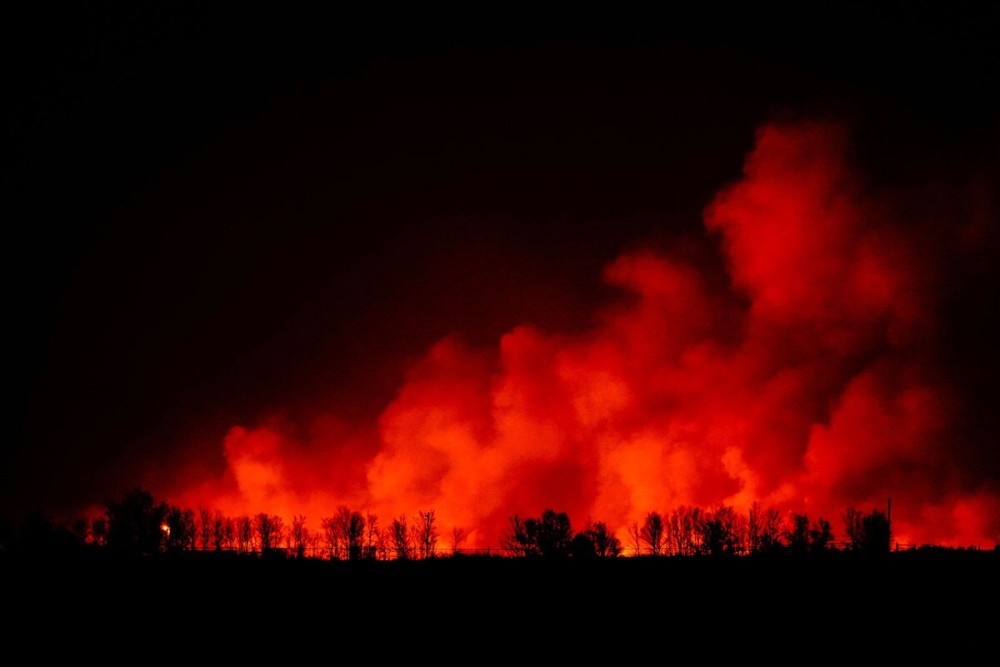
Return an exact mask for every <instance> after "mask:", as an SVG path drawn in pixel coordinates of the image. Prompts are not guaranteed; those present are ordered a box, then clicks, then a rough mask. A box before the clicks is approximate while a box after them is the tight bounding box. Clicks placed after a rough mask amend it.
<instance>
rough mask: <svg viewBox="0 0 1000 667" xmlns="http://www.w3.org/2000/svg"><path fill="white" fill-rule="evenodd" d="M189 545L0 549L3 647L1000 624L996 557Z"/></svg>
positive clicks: (563, 643)
mask: <svg viewBox="0 0 1000 667" xmlns="http://www.w3.org/2000/svg"><path fill="white" fill-rule="evenodd" d="M190 556H191V555H189V557H188V558H185V559H164V558H161V559H140V560H126V559H110V558H106V557H103V556H102V557H93V556H91V557H84V558H69V559H67V558H63V559H44V558H25V557H19V558H12V557H9V556H8V557H6V558H0V585H2V597H0V601H2V605H3V609H2V612H3V617H4V618H5V619H6V621H5V623H4V625H3V626H2V629H0V636H3V637H4V639H5V645H6V646H7V647H8V650H9V649H10V648H11V647H13V646H17V645H18V643H19V642H23V641H28V642H29V643H31V642H34V644H32V645H33V650H34V651H35V653H32V654H31V655H37V656H38V657H39V658H46V657H49V658H55V657H60V658H62V657H65V656H70V657H73V656H76V657H79V656H84V655H88V656H89V655H91V654H96V655H98V656H101V657H109V658H110V657H116V658H118V659H119V660H120V659H124V660H125V661H126V662H128V663H130V664H135V663H143V662H155V663H156V664H159V662H160V661H162V660H164V659H166V660H173V659H176V660H185V661H187V660H189V659H190V660H193V661H194V662H195V664H201V663H202V662H221V663H222V664H233V663H234V662H237V661H250V662H251V664H261V662H276V663H278V664H286V663H288V662H298V661H305V660H307V659H308V660H309V661H310V662H319V663H321V664H327V663H329V664H337V663H341V662H348V663H356V662H362V663H369V664H373V665H375V664H378V665H380V664H385V663H386V662H394V661H399V662H402V661H406V662H407V663H415V664H424V663H425V662H428V661H429V662H431V663H432V664H491V665H492V664H497V663H498V662H499V663H500V664H510V663H515V664H531V665H536V664H559V665H563V664H573V663H580V664H588V665H589V664H595V663H601V662H608V663H614V664H619V663H623V662H640V663H641V662H650V663H654V664H670V663H683V664H691V663H707V664H711V665H714V664H718V663H720V662H729V661H737V660H738V661H741V662H742V661H750V662H753V663H755V664H756V663H757V662H764V663H771V662H776V663H779V664H789V663H795V664H798V663H810V662H820V663H821V664H840V663H845V662H846V663H852V664H853V663H860V664H871V663H872V662H873V661H884V662H887V663H888V664H893V665H895V664H900V663H901V662H905V661H916V662H917V664H927V661H928V660H930V662H931V663H936V662H937V663H939V662H941V661H942V660H944V658H945V657H947V660H946V662H947V663H949V664H952V663H954V662H956V661H961V660H964V659H975V660H976V662H983V659H984V658H986V657H987V656H992V657H989V658H988V659H986V660H985V662H986V663H992V660H993V658H995V657H996V655H997V653H996V651H997V648H996V637H997V628H998V627H1000V612H998V604H1000V552H994V551H990V552H964V551H941V552H910V553H899V554H890V555H888V556H886V557H882V558H875V559H865V558H849V557H844V555H842V554H841V555H834V556H833V557H830V558H820V559H809V560H801V559H791V558H777V559H769V560H764V559H762V560H755V559H751V558H738V559H729V560H711V559H677V558H665V559H651V558H623V559H617V560H613V561H559V562H545V561H526V560H511V559H499V558H478V557H476V558H441V559H436V560H428V561H413V562H330V561H318V560H305V561H284V560H260V559H237V558H223V559H220V558H210V557H198V556H199V555H198V554H194V555H193V556H195V557H190ZM39 633H41V634H40V635H39ZM37 636H40V637H42V639H41V640H40V642H39V640H36V639H32V638H33V637H37ZM10 664H15V663H10ZM32 664H34V661H33V662H32ZM46 664H47V663H46Z"/></svg>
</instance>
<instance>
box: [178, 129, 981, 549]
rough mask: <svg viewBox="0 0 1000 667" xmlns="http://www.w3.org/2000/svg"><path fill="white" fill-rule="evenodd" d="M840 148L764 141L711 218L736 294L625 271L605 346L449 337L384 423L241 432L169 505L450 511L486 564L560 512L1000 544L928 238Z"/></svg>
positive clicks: (842, 135) (667, 263)
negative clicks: (944, 343) (699, 512)
mask: <svg viewBox="0 0 1000 667" xmlns="http://www.w3.org/2000/svg"><path fill="white" fill-rule="evenodd" d="M847 143H848V137H847V134H846V132H845V131H844V130H843V129H842V128H840V127H839V126H836V125H832V124H824V123H813V124H800V125H793V126H767V127H765V128H763V129H762V130H761V131H760V133H759V136H758V140H757V145H756V148H755V149H754V150H753V152H752V153H751V154H750V155H749V157H748V158H747V161H746V165H745V169H744V176H743V178H742V179H741V180H740V181H738V182H737V183H735V184H733V185H731V186H730V187H727V188H725V189H724V190H722V191H721V192H720V193H719V194H718V195H717V196H716V197H715V199H714V201H712V202H711V203H710V204H709V206H708V207H707V208H706V211H705V216H704V217H705V226H706V228H707V230H708V232H709V233H711V234H713V235H715V237H716V238H717V240H718V242H719V244H718V247H719V248H720V252H722V253H723V257H724V259H725V262H726V266H727V267H728V272H729V277H730V282H729V284H720V283H719V281H717V280H711V279H709V276H708V275H707V272H706V271H705V270H704V269H702V268H700V267H699V266H696V265H695V264H693V263H689V262H687V261H685V258H684V257H683V256H681V255H679V254H671V255H669V256H665V255H664V254H662V253H656V252H653V251H637V252H630V253H628V254H625V255H622V256H620V257H619V258H618V259H616V260H615V261H614V262H613V263H611V264H610V266H608V267H607V268H606V270H605V275H604V277H605V279H606V280H607V281H608V283H610V284H611V285H613V286H615V287H617V288H619V290H620V298H619V299H618V302H617V304H616V305H614V306H613V307H611V308H607V309H604V310H602V312H600V313H597V314H596V315H595V319H594V325H593V326H592V327H591V328H590V329H589V330H588V331H585V332H582V333H580V332H574V333H560V332H550V331H540V330H538V329H536V328H534V327H532V326H531V325H530V324H525V325H524V326H519V327H516V328H514V329H512V330H511V331H509V332H508V333H506V334H505V335H504V336H503V337H502V338H501V339H500V340H499V341H498V344H497V346H496V349H474V348H472V347H470V346H468V345H466V344H465V343H463V341H462V340H461V339H460V338H457V337H448V338H445V339H443V340H441V341H439V342H438V343H437V344H436V345H434V346H433V348H432V349H430V350H429V351H427V353H426V356H425V357H424V358H423V359H422V360H421V361H420V362H419V363H417V364H416V365H415V366H414V368H412V369H411V371H410V372H409V375H408V378H407V380H406V382H405V384H404V385H403V386H402V387H400V389H399V391H398V394H397V395H396V397H395V399H394V400H393V401H392V402H391V403H390V404H389V405H387V406H386V407H385V409H384V411H382V413H381V415H380V417H379V419H378V422H377V424H374V425H373V424H357V423H353V422H352V420H351V418H350V417H349V416H328V417H325V418H323V419H320V420H317V421H316V422H315V423H312V424H309V425H306V426H307V428H304V429H303V428H302V425H297V427H296V428H294V429H293V428H288V427H286V426H285V425H283V424H282V423H280V422H273V423H262V424H256V425H250V426H234V427H233V428H232V429H231V430H230V432H229V433H228V434H227V435H226V437H225V440H224V442H223V444H222V446H223V448H224V453H225V459H226V462H227V469H226V471H225V473H224V474H223V475H222V476H221V477H219V478H217V479H209V480H199V481H198V482H197V483H192V484H190V485H189V486H187V488H183V489H175V490H174V493H168V494H166V495H167V496H168V498H169V499H170V500H171V501H173V502H176V503H179V504H182V505H187V506H191V507H195V506H199V505H201V506H207V507H215V508H218V509H221V510H222V511H224V512H226V513H229V514H234V515H235V514H252V513H255V512H260V511H267V512H272V513H276V514H280V515H283V516H284V517H286V521H288V518H289V517H291V516H292V515H294V514H305V515H306V516H307V517H308V520H309V523H310V524H314V525H318V523H319V520H320V517H323V516H330V515H332V514H333V513H334V511H335V508H336V507H337V506H338V505H347V506H349V507H351V508H352V509H358V510H360V511H366V510H367V511H371V512H374V513H376V514H378V515H379V516H380V517H382V519H383V521H386V522H387V521H389V520H391V519H392V518H394V517H398V516H400V515H406V516H413V515H414V514H415V513H417V512H419V511H422V510H430V509H433V510H435V511H436V515H437V520H438V524H439V526H440V528H441V533H442V535H449V534H450V532H451V529H452V528H453V527H461V528H463V529H465V530H467V531H469V538H468V541H467V542H466V546H469V547H487V546H496V545H497V544H498V543H499V538H500V535H501V534H502V533H503V532H504V531H505V530H506V529H507V526H508V518H509V517H510V516H511V515H512V514H514V513H520V514H521V515H522V516H523V515H525V514H530V515H536V514H537V513H539V512H540V511H541V510H542V509H544V508H546V507H552V508H555V509H557V510H560V511H566V512H568V513H569V515H570V517H572V518H573V520H574V524H575V525H578V526H579V527H582V526H583V524H584V522H585V521H586V520H587V519H593V520H600V521H605V522H607V524H608V526H609V527H610V528H613V529H615V530H616V531H617V533H618V534H619V535H620V536H621V537H622V538H623V539H624V538H625V535H626V531H627V526H629V525H630V524H631V523H632V522H633V521H641V520H642V517H644V516H645V514H646V513H647V512H649V511H653V510H657V511H661V512H663V511H669V510H670V509H672V508H674V507H676V506H678V505H696V506H701V507H706V508H711V507H715V506H717V505H720V504H729V505H733V506H734V507H735V508H736V509H737V510H739V511H742V512H746V511H747V509H748V508H749V506H750V504H751V503H752V502H753V501H755V500H759V501H761V502H763V503H764V504H770V505H775V506H777V507H779V508H782V509H785V510H789V511H798V512H808V513H809V514H810V516H812V517H814V518H817V517H819V516H825V517H828V518H830V519H831V520H832V521H833V524H834V530H835V532H837V531H838V529H839V528H840V521H839V517H840V516H841V514H842V513H843V511H844V510H845V509H846V508H847V507H848V506H857V507H860V508H862V509H865V510H867V509H870V508H872V507H876V506H878V507H882V506H884V504H885V499H886V498H887V497H889V496H891V497H892V498H893V510H894V512H893V520H894V521H893V531H894V537H895V538H896V539H897V540H899V541H901V542H914V543H924V542H937V543H942V544H983V545H991V544H993V543H994V542H997V541H1000V494H998V492H997V489H996V487H995V482H990V481H989V480H981V481H979V482H977V480H976V479H975V478H974V476H973V477H970V476H969V475H968V474H966V472H964V471H965V469H966V468H969V467H971V466H970V462H969V461H964V460H960V459H959V457H958V454H957V453H955V452H954V451H953V450H952V448H951V445H952V442H953V438H954V437H956V436H955V434H956V433H957V428H958V425H957V424H956V420H957V419H958V417H957V416H956V415H957V414H958V412H957V409H956V407H957V406H956V404H957V401H958V400H959V399H958V398H957V396H956V392H955V391H954V388H953V387H952V386H951V385H950V384H949V380H948V377H947V374H946V373H942V372H940V369H938V368H936V367H935V364H934V361H933V359H935V358H936V357H935V354H934V351H935V350H936V349H937V345H938V344H939V343H938V341H937V331H936V319H937V317H938V315H937V312H938V311H937V308H938V304H937V302H936V296H935V295H936V286H937V282H938V280H939V276H938V275H936V273H935V271H936V270H935V269H934V268H933V265H932V264H931V263H929V262H927V261H926V257H927V250H928V248H927V247H925V246H926V244H927V241H926V239H922V238H920V237H918V236H917V235H915V234H912V233H910V232H908V231H907V230H908V228H907V226H906V225H905V224H904V222H905V221H899V220H893V219H888V218H891V216H887V215H886V214H884V213H883V209H882V207H880V206H878V205H877V204H875V203H872V202H870V201H867V200H866V199H865V198H864V197H862V195H861V193H860V191H859V184H858V183H857V182H855V180H854V179H853V178H852V174H851V172H850V170H849V167H848V162H847V160H846V157H845V150H846V145H847ZM921 244H922V245H921ZM303 432H305V433H306V435H302V433H303ZM293 433H294V434H296V435H293ZM991 484H993V485H994V486H991Z"/></svg>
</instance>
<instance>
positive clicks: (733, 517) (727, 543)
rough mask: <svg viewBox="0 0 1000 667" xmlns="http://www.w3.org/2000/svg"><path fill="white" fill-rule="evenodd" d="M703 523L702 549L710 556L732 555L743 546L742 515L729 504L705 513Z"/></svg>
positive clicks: (701, 523)
mask: <svg viewBox="0 0 1000 667" xmlns="http://www.w3.org/2000/svg"><path fill="white" fill-rule="evenodd" d="M700 525H701V535H702V538H701V549H702V551H704V552H705V553H707V554H708V555H710V556H732V555H735V554H737V553H739V552H740V551H742V548H743V532H744V530H745V528H744V525H743V522H742V517H741V516H740V515H739V514H737V513H736V511H735V510H734V509H733V508H732V507H730V506H729V505H722V506H720V507H718V508H716V509H715V511H714V512H711V513H705V515H704V517H703V518H702V521H701V522H700Z"/></svg>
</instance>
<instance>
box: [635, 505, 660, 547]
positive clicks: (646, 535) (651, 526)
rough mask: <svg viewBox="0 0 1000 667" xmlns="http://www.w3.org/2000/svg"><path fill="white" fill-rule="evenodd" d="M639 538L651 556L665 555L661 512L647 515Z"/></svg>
mask: <svg viewBox="0 0 1000 667" xmlns="http://www.w3.org/2000/svg"><path fill="white" fill-rule="evenodd" d="M639 537H640V539H641V540H642V543H643V544H645V545H646V547H647V548H648V549H649V553H650V554H651V555H653V556H659V555H660V554H661V553H663V517H662V516H661V515H660V513H659V512H650V513H649V514H647V515H646V519H645V520H644V521H643V522H642V529H641V531H640V533H639Z"/></svg>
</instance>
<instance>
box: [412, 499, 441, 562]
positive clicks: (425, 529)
mask: <svg viewBox="0 0 1000 667" xmlns="http://www.w3.org/2000/svg"><path fill="white" fill-rule="evenodd" d="M434 521H435V517H434V510H429V511H426V512H419V513H418V514H417V524H416V528H417V544H418V546H419V549H420V557H421V558H432V557H433V556H434V552H435V551H436V549H437V541H438V529H437V526H435V525H434Z"/></svg>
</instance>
